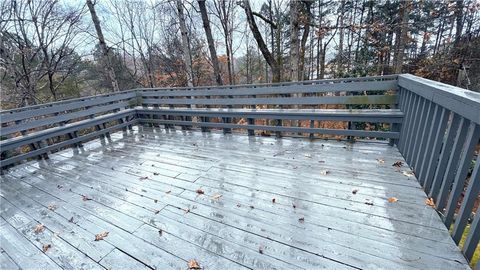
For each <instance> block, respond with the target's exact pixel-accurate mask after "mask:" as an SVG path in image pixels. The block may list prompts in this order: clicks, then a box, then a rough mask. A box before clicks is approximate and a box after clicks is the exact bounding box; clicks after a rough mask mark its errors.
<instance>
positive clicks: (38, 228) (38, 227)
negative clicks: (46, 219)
mask: <svg viewBox="0 0 480 270" xmlns="http://www.w3.org/2000/svg"><path fill="white" fill-rule="evenodd" d="M44 230H45V226H43V224H37V225H36V226H35V229H34V230H33V231H34V232H35V233H41V232H43V231H44Z"/></svg>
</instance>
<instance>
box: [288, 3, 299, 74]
mask: <svg viewBox="0 0 480 270" xmlns="http://www.w3.org/2000/svg"><path fill="white" fill-rule="evenodd" d="M298 13H299V2H298V1H295V0H293V1H290V80H291V81H293V82H296V81H299V72H298V64H299V44H298V32H299V22H298V20H299V14H298Z"/></svg>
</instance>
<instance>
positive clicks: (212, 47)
mask: <svg viewBox="0 0 480 270" xmlns="http://www.w3.org/2000/svg"><path fill="white" fill-rule="evenodd" d="M179 1H180V0H179ZM198 6H199V7H200V14H201V15H202V22H203V29H205V35H206V36H207V43H208V50H209V51H210V57H211V58H212V65H213V74H214V76H215V81H216V83H217V85H222V84H223V81H222V76H220V66H219V64H218V57H217V52H216V50H215V44H214V41H213V36H212V29H211V28H210V21H209V20H208V14H207V7H206V5H205V1H202V0H199V1H198ZM229 68H230V67H229Z"/></svg>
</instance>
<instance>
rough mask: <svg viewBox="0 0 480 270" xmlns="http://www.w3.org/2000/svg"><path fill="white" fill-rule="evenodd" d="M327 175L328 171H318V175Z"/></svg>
mask: <svg viewBox="0 0 480 270" xmlns="http://www.w3.org/2000/svg"><path fill="white" fill-rule="evenodd" d="M329 173H330V171H329V170H323V171H320V174H321V175H327V174H329Z"/></svg>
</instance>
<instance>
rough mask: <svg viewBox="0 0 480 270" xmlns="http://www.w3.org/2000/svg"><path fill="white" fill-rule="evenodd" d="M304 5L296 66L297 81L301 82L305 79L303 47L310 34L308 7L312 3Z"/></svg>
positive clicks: (307, 2)
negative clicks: (303, 21) (303, 17)
mask: <svg viewBox="0 0 480 270" xmlns="http://www.w3.org/2000/svg"><path fill="white" fill-rule="evenodd" d="M304 3H305V17H306V20H305V23H304V26H303V33H302V39H301V41H300V62H299V64H298V80H299V81H303V79H304V78H305V46H306V44H307V39H308V35H309V34H310V18H311V13H310V7H311V5H312V2H309V1H306V2H304Z"/></svg>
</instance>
